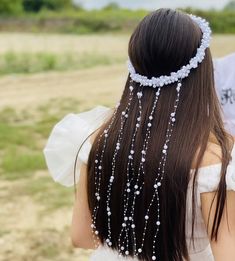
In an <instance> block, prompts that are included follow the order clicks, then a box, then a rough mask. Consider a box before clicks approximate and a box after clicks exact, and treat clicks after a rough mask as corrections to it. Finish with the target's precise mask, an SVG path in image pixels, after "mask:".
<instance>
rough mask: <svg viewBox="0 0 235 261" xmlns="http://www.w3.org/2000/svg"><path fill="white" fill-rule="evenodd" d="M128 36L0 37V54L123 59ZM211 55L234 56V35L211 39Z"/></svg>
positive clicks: (9, 35)
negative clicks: (86, 54) (66, 54)
mask: <svg viewBox="0 0 235 261" xmlns="http://www.w3.org/2000/svg"><path fill="white" fill-rule="evenodd" d="M129 37H130V36H129V35H128V34H125V35H119V34H105V35H81V36H78V35H57V34H32V33H0V54H2V53H5V52H7V51H13V52H50V53H61V52H75V53H84V52H94V53H103V54H106V55H112V56H113V55H115V56H119V57H125V56H126V53H127V44H128V41H129ZM211 49H212V52H213V54H214V55H215V56H217V57H220V56H223V55H225V54H228V53H231V52H235V35H213V38H212V44H211Z"/></svg>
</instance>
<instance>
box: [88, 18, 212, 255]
mask: <svg viewBox="0 0 235 261" xmlns="http://www.w3.org/2000/svg"><path fill="white" fill-rule="evenodd" d="M190 17H191V19H192V20H193V21H194V22H195V23H196V24H197V25H198V26H199V27H200V29H201V31H202V39H201V44H200V47H199V48H198V49H197V53H196V55H195V57H193V58H191V59H190V61H189V63H188V64H187V65H185V66H183V67H182V68H180V69H179V70H178V71H177V72H172V73H170V75H162V76H160V77H157V78H156V77H152V78H151V79H149V78H148V77H146V76H144V75H140V74H138V73H137V72H136V71H135V68H134V66H133V65H132V63H131V61H130V60H128V70H129V73H130V78H131V81H130V86H129V100H128V104H127V106H126V108H125V109H124V110H123V111H122V113H121V119H120V122H121V123H120V128H119V130H118V138H117V142H116V147H115V149H114V153H113V155H112V163H111V167H112V171H111V176H110V179H109V182H108V187H107V193H106V196H105V197H106V199H105V200H106V212H107V226H108V229H107V231H108V235H107V238H106V245H107V246H108V247H112V245H113V243H112V230H111V219H112V212H111V195H112V186H113V182H114V180H115V170H116V158H117V155H118V153H119V150H120V148H121V146H122V145H123V143H124V142H125V140H124V139H125V137H124V135H123V128H124V125H125V121H126V120H127V118H128V115H129V113H131V111H130V105H131V103H132V102H133V100H135V99H137V102H138V108H139V110H138V116H137V118H136V123H135V129H134V130H133V136H132V138H131V145H130V150H129V155H128V162H127V169H126V170H124V171H125V175H126V184H125V190H124V194H123V206H124V211H123V214H122V219H123V221H122V226H121V228H120V234H119V238H118V251H119V254H120V255H124V256H128V255H129V252H130V244H132V248H133V249H134V256H136V257H138V255H140V254H141V253H142V251H143V247H144V242H145V237H146V230H147V226H148V220H149V217H150V216H149V215H150V210H151V209H152V208H153V207H154V208H155V209H156V221H155V228H153V233H154V238H153V244H152V260H157V253H156V243H157V236H158V232H159V229H160V225H161V222H160V204H161V202H160V198H159V188H160V187H161V182H162V180H163V179H164V172H165V165H166V161H167V155H168V147H169V143H170V141H171V136H172V133H173V130H174V125H175V122H176V115H177V107H178V104H179V100H180V92H181V88H182V80H183V79H184V78H186V77H188V76H189V74H190V72H191V71H192V70H195V69H196V68H197V67H198V66H199V64H200V63H202V61H203V59H204V57H205V51H206V49H207V48H208V47H209V43H210V38H211V29H210V27H209V24H208V22H207V21H206V20H204V19H202V18H200V17H196V16H194V15H190ZM133 82H135V83H137V84H139V85H140V86H141V91H139V92H137V97H135V95H134V94H133V89H134V87H133V84H132V83H133ZM173 83H176V99H175V102H174V106H173V109H172V111H171V113H170V115H169V122H168V126H167V130H166V137H165V142H164V145H163V147H162V149H161V157H160V161H159V163H158V168H157V169H156V171H155V172H156V175H155V182H154V183H153V195H152V199H151V200H150V203H149V205H148V207H147V210H146V212H145V214H144V228H143V233H142V240H140V242H138V244H137V240H136V232H135V229H136V223H135V220H134V211H135V207H136V200H137V198H138V196H139V195H140V194H141V192H142V191H143V188H144V182H143V181H142V179H141V178H140V177H141V176H142V175H143V176H144V175H145V171H144V169H145V168H144V165H145V159H146V155H147V153H148V146H149V140H150V136H151V126H152V122H153V120H154V117H156V116H155V111H156V109H157V106H158V100H159V97H160V95H161V89H162V88H165V87H167V86H168V85H169V84H173ZM145 88H154V89H155V90H156V91H155V100H154V102H153V105H152V109H151V112H150V114H149V115H148V120H147V128H146V132H145V134H144V142H143V147H142V150H141V157H140V162H139V168H138V171H137V173H135V175H132V176H130V172H131V173H133V159H134V155H135V145H136V135H137V132H138V130H139V128H140V122H141V120H143V119H142V97H143V95H144V89H145ZM119 105H120V104H118V105H117V106H116V109H115V111H114V113H113V116H112V118H111V121H110V124H109V126H108V127H107V128H106V129H105V130H104V131H103V133H102V134H101V135H100V137H99V141H98V147H100V148H102V149H101V153H98V151H97V152H96V158H95V176H94V179H95V206H94V209H93V213H92V224H91V227H92V230H93V235H94V240H95V242H96V245H97V244H98V242H99V231H98V230H97V226H96V222H97V213H98V211H99V206H100V204H99V202H100V200H101V193H100V192H101V174H102V163H103V157H104V152H105V148H106V145H107V142H108V138H109V131H110V128H111V127H112V124H113V123H114V120H115V118H116V117H117V109H118V108H119ZM101 140H102V142H101ZM130 210H131V211H130ZM129 233H132V238H133V242H129V239H128V235H129Z"/></svg>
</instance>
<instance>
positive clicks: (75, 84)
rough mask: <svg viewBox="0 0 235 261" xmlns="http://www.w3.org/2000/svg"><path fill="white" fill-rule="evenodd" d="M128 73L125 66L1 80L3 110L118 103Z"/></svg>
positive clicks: (0, 94)
mask: <svg viewBox="0 0 235 261" xmlns="http://www.w3.org/2000/svg"><path fill="white" fill-rule="evenodd" d="M126 76H127V73H126V71H125V65H113V66H109V67H107V66H106V67H97V68H93V69H88V70H83V71H74V72H64V73H61V72H60V73H57V72H53V73H46V74H37V75H30V76H24V75H21V76H6V77H3V78H2V79H0V100H1V103H0V108H4V107H6V106H10V107H13V108H16V109H23V108H34V107H37V106H38V105H40V104H44V103H46V102H48V101H50V100H51V99H53V98H77V99H78V100H81V101H86V104H87V106H88V107H89V106H90V105H94V104H107V102H108V103H110V101H111V102H115V101H118V97H119V96H120V93H121V90H122V88H123V86H124V83H125V78H126Z"/></svg>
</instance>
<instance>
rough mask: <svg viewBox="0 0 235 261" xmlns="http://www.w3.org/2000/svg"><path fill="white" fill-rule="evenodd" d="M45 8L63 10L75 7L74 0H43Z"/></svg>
mask: <svg viewBox="0 0 235 261" xmlns="http://www.w3.org/2000/svg"><path fill="white" fill-rule="evenodd" d="M42 2H43V8H46V9H49V10H61V9H64V8H65V9H68V8H71V7H73V1H72V0H42Z"/></svg>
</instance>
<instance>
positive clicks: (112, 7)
mask: <svg viewBox="0 0 235 261" xmlns="http://www.w3.org/2000/svg"><path fill="white" fill-rule="evenodd" d="M117 9H120V7H119V5H118V4H117V3H115V2H112V3H109V4H107V5H106V6H105V7H104V8H103V10H117Z"/></svg>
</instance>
